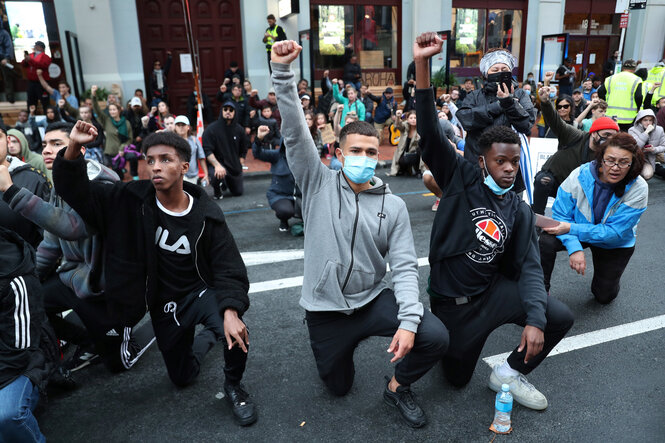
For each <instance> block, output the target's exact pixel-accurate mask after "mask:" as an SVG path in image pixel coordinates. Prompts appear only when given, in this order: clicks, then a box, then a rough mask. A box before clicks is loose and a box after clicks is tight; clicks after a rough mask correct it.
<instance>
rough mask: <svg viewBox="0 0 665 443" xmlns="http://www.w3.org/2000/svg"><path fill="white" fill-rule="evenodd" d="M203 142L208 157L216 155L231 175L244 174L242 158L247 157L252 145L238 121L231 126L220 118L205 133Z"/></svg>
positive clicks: (234, 121)
mask: <svg viewBox="0 0 665 443" xmlns="http://www.w3.org/2000/svg"><path fill="white" fill-rule="evenodd" d="M236 114H237V111H236ZM202 141H203V150H204V151H205V154H206V157H208V156H209V155H210V154H215V157H216V158H217V160H218V161H219V162H220V163H221V164H222V166H224V167H225V168H226V171H227V172H228V173H229V174H231V175H240V174H242V164H240V157H243V158H244V157H245V156H246V155H247V150H248V149H249V147H250V145H249V139H248V138H247V134H246V133H245V129H244V128H243V127H242V126H240V125H239V124H238V123H237V119H235V120H233V121H232V122H231V124H230V125H229V124H227V123H226V120H224V119H223V118H221V117H220V118H219V119H217V121H215V122H214V123H213V124H211V125H210V126H208V127H207V128H206V129H205V131H203V137H202Z"/></svg>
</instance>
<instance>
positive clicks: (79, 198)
mask: <svg viewBox="0 0 665 443" xmlns="http://www.w3.org/2000/svg"><path fill="white" fill-rule="evenodd" d="M96 136H97V130H96V129H95V127H94V126H92V125H91V124H89V123H85V122H82V121H79V122H77V123H76V126H75V127H74V129H73V130H72V131H71V134H70V137H69V146H68V147H67V149H66V150H64V151H61V152H60V153H59V154H58V156H57V157H56V160H55V162H54V165H53V178H54V182H55V183H57V186H56V192H57V194H58V195H59V196H61V197H62V198H63V199H64V200H65V201H66V202H67V203H69V204H70V205H71V206H72V208H74V210H76V212H78V214H79V215H80V216H81V217H82V218H83V220H85V222H86V223H87V224H88V225H90V226H91V227H92V228H93V229H95V231H96V232H98V233H99V234H100V235H102V236H103V238H104V244H105V246H106V247H105V249H104V272H105V280H106V287H105V291H106V299H107V303H108V304H109V308H110V309H111V310H112V311H115V312H118V313H119V316H120V318H121V319H122V320H123V321H124V322H125V323H126V324H128V325H133V324H135V323H136V322H137V321H138V320H139V319H140V318H141V317H142V316H143V315H144V314H145V310H146V308H147V309H149V310H150V316H151V318H152V324H153V328H154V330H155V336H156V338H157V345H158V346H159V349H160V351H161V352H162V356H163V357H164V362H165V363H166V368H167V370H168V373H169V377H170V378H171V381H172V382H173V383H174V384H176V385H178V386H185V385H188V384H190V383H192V382H193V381H194V379H195V378H196V376H197V375H198V374H199V370H200V366H201V362H202V360H203V357H204V356H205V355H206V353H207V352H208V351H209V350H210V349H211V348H212V347H213V345H214V344H215V343H216V342H217V341H219V340H225V346H224V360H225V363H226V365H225V367H224V374H225V376H226V380H225V382H224V391H225V392H226V397H227V399H228V400H229V402H230V403H231V406H232V409H233V414H234V416H235V418H236V420H237V421H238V422H239V423H240V424H241V425H249V424H251V423H253V422H254V421H256V412H255V410H254V405H253V404H252V403H251V401H250V400H249V398H248V394H247V393H246V392H245V391H244V389H243V387H242V386H241V385H240V380H241V378H242V375H243V372H244V370H245V364H246V362H247V345H248V344H249V336H248V333H247V328H246V327H245V324H244V323H243V321H242V314H243V313H244V312H245V311H246V310H247V308H249V298H248V296H247V292H248V290H249V282H248V280H247V271H246V269H245V265H244V263H243V261H242V258H241V256H240V252H239V251H238V248H237V247H236V244H235V241H234V240H233V237H232V236H231V232H230V231H229V228H228V226H227V225H226V221H225V220H224V214H223V213H222V211H221V209H220V208H219V206H217V205H216V204H214V202H213V201H212V200H210V198H208V196H207V195H206V193H205V191H204V190H203V189H202V188H201V187H199V186H196V185H193V184H191V183H183V177H184V176H185V174H186V173H187V170H188V168H189V163H188V161H189V159H190V154H191V152H190V148H189V144H188V143H187V141H186V140H184V139H183V138H181V137H180V136H178V135H177V134H175V133H173V132H169V131H164V132H159V133H155V134H151V135H150V136H148V137H146V139H145V140H144V141H143V150H144V153H145V156H146V163H147V165H148V173H149V175H150V181H148V180H138V181H133V182H129V183H115V184H113V185H106V184H101V183H96V182H91V181H89V180H88V176H87V173H86V164H85V161H84V159H83V155H81V147H82V145H84V144H86V143H89V142H91V141H92V140H94V139H95V137H96ZM63 152H64V155H63ZM213 263H214V265H215V266H214V267H212V266H211V265H212V264H213ZM198 324H202V325H203V326H204V329H203V330H201V332H199V333H198V334H197V335H196V336H195V335H194V332H195V327H196V325H198Z"/></svg>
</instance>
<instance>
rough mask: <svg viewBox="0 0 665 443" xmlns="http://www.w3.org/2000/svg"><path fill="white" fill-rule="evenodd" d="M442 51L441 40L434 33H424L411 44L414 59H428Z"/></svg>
mask: <svg viewBox="0 0 665 443" xmlns="http://www.w3.org/2000/svg"><path fill="white" fill-rule="evenodd" d="M441 49H443V40H442V39H441V37H439V35H438V34H437V33H436V32H424V33H422V34H420V35H419V36H418V37H417V38H416V41H415V42H414V43H413V58H414V59H419V58H420V59H426V60H427V59H429V58H431V57H432V56H434V55H436V54H438V53H439V52H441Z"/></svg>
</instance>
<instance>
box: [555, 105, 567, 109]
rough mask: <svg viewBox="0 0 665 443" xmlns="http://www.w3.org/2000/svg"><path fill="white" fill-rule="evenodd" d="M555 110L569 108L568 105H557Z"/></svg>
mask: <svg viewBox="0 0 665 443" xmlns="http://www.w3.org/2000/svg"><path fill="white" fill-rule="evenodd" d="M556 108H557V109H568V108H570V105H559V106H557V107H556Z"/></svg>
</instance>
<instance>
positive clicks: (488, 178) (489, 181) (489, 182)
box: [481, 156, 515, 195]
mask: <svg viewBox="0 0 665 443" xmlns="http://www.w3.org/2000/svg"><path fill="white" fill-rule="evenodd" d="M481 157H482V158H483V165H484V167H485V182H484V183H485V185H486V186H487V187H488V188H490V190H491V191H492V192H493V193H495V194H496V195H504V194H505V193H506V192H508V191H510V190H511V189H513V186H515V182H513V184H512V185H510V186H509V187H507V188H502V187H501V186H499V184H498V183H497V182H495V181H494V177H492V174H490V171H488V170H487V160H485V156H481Z"/></svg>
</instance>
